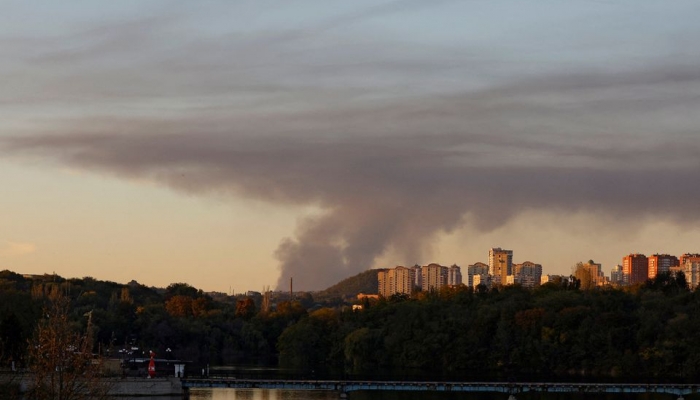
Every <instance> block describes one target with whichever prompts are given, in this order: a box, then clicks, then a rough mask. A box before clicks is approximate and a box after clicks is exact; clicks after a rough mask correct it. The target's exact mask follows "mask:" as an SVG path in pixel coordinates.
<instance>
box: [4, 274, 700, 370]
mask: <svg viewBox="0 0 700 400" xmlns="http://www.w3.org/2000/svg"><path fill="white" fill-rule="evenodd" d="M572 278H573V277H572ZM575 282H576V281H575V279H572V280H570V281H566V282H563V283H548V284H545V285H542V286H540V287H538V288H536V289H534V290H529V289H524V288H522V287H519V286H517V285H516V286H504V287H497V288H494V289H490V290H488V289H486V288H485V287H478V288H476V289H472V288H469V287H463V286H462V287H455V288H445V289H442V290H440V291H435V292H420V293H416V294H414V295H412V296H406V295H395V296H392V297H391V298H381V299H379V300H368V299H365V300H363V301H362V302H361V305H362V309H356V310H353V309H352V307H350V304H343V303H340V302H339V301H337V300H334V301H327V302H318V301H315V300H314V299H313V296H312V295H310V294H303V295H300V296H299V297H298V298H295V299H286V300H278V301H275V302H274V303H275V304H274V306H273V307H269V308H268V307H262V306H261V305H262V304H263V301H262V299H261V298H258V297H255V296H252V297H245V296H238V297H232V296H212V295H208V294H206V293H203V292H202V291H201V290H198V289H196V288H193V287H191V286H189V285H187V284H184V283H177V284H172V285H170V286H168V287H167V288H165V289H154V288H148V287H145V286H143V285H139V284H137V283H135V282H132V283H129V284H127V285H122V284H117V283H113V282H105V281H98V280H95V279H92V278H83V279H63V278H59V277H53V276H47V277H46V279H25V278H23V277H22V276H20V275H17V274H14V273H12V272H9V271H3V272H1V273H0V361H2V365H3V366H4V367H6V368H7V367H8V366H9V365H10V363H11V362H15V364H16V365H23V364H24V363H26V362H27V361H28V360H29V359H30V357H29V355H28V353H27V351H28V349H27V343H28V341H29V340H30V339H31V337H32V335H34V334H35V331H36V327H37V326H38V323H39V322H40V320H41V312H42V309H45V306H46V302H47V301H48V299H49V298H50V297H51V296H52V294H56V293H60V294H61V295H63V296H65V297H66V298H67V299H68V300H69V301H70V309H69V311H68V317H69V318H68V322H67V323H69V324H70V325H71V326H72V327H73V329H75V330H76V331H85V330H86V329H87V328H88V323H90V324H91V327H90V329H91V335H92V337H93V338H94V344H93V348H92V351H93V352H95V353H99V354H101V355H103V356H110V357H118V356H120V354H121V353H120V352H119V350H122V349H125V348H127V349H131V348H132V347H138V348H139V349H141V351H145V352H148V351H149V350H153V351H155V352H156V353H157V354H158V355H159V356H164V355H166V354H168V355H169V356H172V357H174V358H179V359H183V360H189V361H193V362H194V363H199V364H210V365H241V364H246V365H250V364H257V365H270V366H280V367H283V368H287V369H288V370H289V371H295V372H297V373H299V374H304V375H308V376H316V377H319V378H320V377H323V376H324V375H327V376H328V377H330V376H331V375H333V376H334V377H338V376H340V375H344V376H363V375H367V376H372V377H375V378H376V377H385V378H387V379H400V378H411V379H415V378H421V377H422V378H426V379H427V378H446V377H449V378H453V379H460V380H469V379H474V380H476V379H530V378H531V379H542V378H547V379H556V378H561V379H572V378H576V379H579V378H581V379H596V380H604V379H629V380H650V379H651V380H667V381H690V380H693V379H696V378H697V377H698V376H699V375H700V329H699V328H700V292H698V291H691V290H689V289H688V288H687V285H686V282H685V277H684V276H682V275H674V276H672V275H668V274H665V275H660V276H658V277H657V278H656V279H654V280H649V281H647V282H646V283H645V284H642V285H637V286H633V287H625V288H595V289H590V290H583V289H582V288H581V285H577V284H575ZM87 313H91V314H90V315H91V318H90V322H88V318H86V317H85V315H87ZM167 349H171V350H172V353H166V350H167Z"/></svg>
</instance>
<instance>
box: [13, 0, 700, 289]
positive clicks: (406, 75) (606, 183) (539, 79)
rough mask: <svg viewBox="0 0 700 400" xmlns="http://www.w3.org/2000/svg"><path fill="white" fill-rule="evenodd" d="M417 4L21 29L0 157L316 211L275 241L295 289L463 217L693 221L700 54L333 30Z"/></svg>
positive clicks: (491, 221) (419, 242)
mask: <svg viewBox="0 0 700 400" xmlns="http://www.w3.org/2000/svg"><path fill="white" fill-rule="evenodd" d="M422 4H423V3H421V2H417V1H399V2H389V3H386V4H385V5H381V6H376V7H368V8H366V9H362V10H359V11H356V12H348V13H346V14H342V15H336V16H330V17H325V18H320V19H319V20H317V21H315V22H312V23H309V24H306V25H304V26H299V27H296V28H289V27H287V28H279V29H271V30H270V31H269V32H255V34H251V35H250V37H248V36H246V35H245V34H243V33H241V32H234V33H231V32H227V33H220V34H214V33H211V34H209V35H210V36H211V37H208V36H207V35H203V34H201V35H197V34H194V35H191V36H190V35H189V32H190V31H189V30H188V29H187V28H183V27H182V26H181V24H182V23H183V21H182V19H184V16H183V13H182V12H180V13H178V12H173V13H171V14H168V15H166V16H165V17H163V18H150V17H144V18H143V19H142V20H137V21H134V22H131V23H127V24H124V23H114V24H113V25H107V26H96V27H93V28H89V29H87V30H85V29H82V30H78V31H77V32H74V33H70V34H67V36H66V38H49V39H46V38H44V39H42V38H34V37H31V38H24V41H22V40H20V41H19V42H21V43H27V44H31V46H21V45H17V44H16V43H19V42H18V41H17V40H16V39H18V38H11V39H12V40H8V39H7V38H5V40H4V41H3V40H2V38H0V50H1V49H2V48H3V47H2V46H6V48H8V49H9V50H7V54H9V55H11V56H12V57H6V60H8V61H7V62H6V63H4V66H2V67H0V77H3V78H6V79H4V81H5V82H6V85H5V86H4V90H3V93H2V94H0V103H2V104H4V105H9V106H14V107H18V106H17V104H24V105H27V104H30V105H31V107H30V110H31V111H27V108H26V107H25V108H22V107H19V109H20V111H22V112H24V113H25V114H27V115H30V117H28V118H26V119H21V120H19V122H17V123H16V126H22V127H23V128H22V129H23V131H20V132H22V133H14V132H12V133H10V134H0V155H2V156H3V157H17V158H25V157H31V156H34V157H37V158H38V159H40V160H42V161H45V162H55V163H60V164H65V165H70V166H74V167H78V168H81V169H84V170H89V171H94V172H96V173H106V174H111V175H116V176H119V177H125V178H139V179H148V180H151V181H154V182H158V183H160V184H163V185H166V186H168V187H170V188H173V189H175V190H178V191H181V192H187V193H191V194H195V195H202V196H208V195H214V196H242V197H247V198H252V199H257V200H262V201H266V202H270V203H275V204H280V205H289V204H294V205H314V206H317V207H319V209H321V210H322V212H321V213H320V214H319V215H314V216H311V217H307V218H306V219H303V220H301V221H300V222H299V224H298V226H297V230H296V232H295V234H294V236H293V237H291V238H287V239H284V240H282V242H281V244H280V245H279V248H278V249H277V251H276V252H275V255H276V256H277V258H278V259H279V260H280V268H281V276H280V280H279V285H280V286H284V287H286V285H287V283H288V282H289V278H290V277H292V276H293V277H294V281H295V288H298V289H319V288H324V287H326V286H328V285H330V284H333V283H335V282H337V281H338V280H339V279H341V278H344V277H347V276H348V275H350V274H352V273H354V272H357V271H361V270H364V269H366V268H368V267H371V266H373V264H374V262H375V260H376V259H377V258H378V257H380V256H381V255H383V254H385V253H386V252H387V251H392V252H395V253H397V254H399V255H400V256H401V257H402V259H401V260H400V261H399V260H397V262H406V263H413V262H418V261H421V260H424V259H425V255H426V254H429V252H430V245H431V243H432V240H433V238H435V236H436V235H437V234H439V233H441V232H450V231H453V230H455V229H458V228H459V227H461V226H462V224H463V223H465V222H464V221H473V222H474V223H475V224H477V225H478V226H479V227H480V228H481V229H484V230H489V229H495V228H497V227H500V226H503V224H505V223H507V222H508V221H509V220H511V219H512V218H513V217H514V216H517V215H520V214H521V213H523V212H525V211H531V210H539V211H545V212H548V211H551V212H562V213H567V212H577V211H586V212H590V213H592V214H594V215H598V216H600V217H601V218H608V219H609V220H610V221H612V222H611V224H614V223H617V222H618V221H633V220H639V219H642V218H659V219H666V220H672V221H674V222H676V223H678V224H692V223H697V221H698V216H699V215H700V213H699V212H698V211H700V209H699V208H700V206H698V204H699V203H698V202H697V199H698V197H699V196H698V195H700V189H698V186H697V185H695V184H694V181H695V180H697V176H698V173H699V172H700V161H698V157H697V154H699V152H700V115H699V114H698V113H697V111H696V110H698V109H700V97H698V95H697V94H698V93H700V72H699V71H700V70H699V69H698V68H697V61H698V59H699V57H698V54H697V51H696V50H692V49H689V50H684V51H683V52H682V53H683V54H685V56H684V57H682V58H678V59H666V58H662V57H660V58H653V57H650V58H645V59H644V62H643V63H639V64H635V65H634V66H630V65H616V64H614V63H608V62H607V60H604V61H600V60H599V61H598V62H597V63H593V65H594V67H591V65H588V67H583V66H579V65H577V66H570V67H568V68H562V69H561V70H558V71H553V69H552V68H551V67H548V68H543V69H542V70H539V69H535V70H534V72H533V71H532V70H528V71H520V70H519V66H512V65H510V66H508V67H507V68H504V67H503V59H502V58H499V56H496V55H494V53H491V52H489V50H486V48H487V47H488V46H483V47H479V48H473V47H469V46H466V47H463V48H462V47H454V45H451V46H449V45H445V46H430V45H428V44H426V43H422V44H421V43H419V42H415V43H407V42H405V41H402V40H400V38H396V37H394V38H392V37H386V36H384V37H381V38H378V37H374V36H373V34H374V33H375V32H372V31H368V32H367V33H366V35H365V36H361V35H360V36H354V37H345V36H343V35H342V34H339V33H337V32H336V28H338V27H343V26H345V27H347V26H353V25H354V24H356V23H358V22H362V21H366V20H368V19H370V20H371V19H373V18H374V17H377V16H382V15H387V14H392V13H401V12H404V11H411V10H414V11H415V10H417V9H418V8H420V7H423V5H422ZM125 26H126V27H125ZM86 32H88V34H86ZM333 33H335V34H333ZM170 36H172V37H173V38H179V39H182V40H181V41H179V42H178V43H177V44H175V42H177V41H176V40H170ZM164 38H167V39H168V40H163V39H164ZM20 39H21V38H20ZM692 42H694V41H692ZM682 43H688V41H687V40H686V41H682ZM681 46H685V44H682V45H681ZM25 47H27V48H30V49H31V51H27V50H26V49H25ZM499 60H500V61H499ZM526 66H527V65H525V67H526ZM530 66H532V65H530ZM523 69H527V68H523ZM27 71H30V72H29V73H28V72H27ZM32 113H36V114H37V115H39V116H40V117H39V118H34V117H33V114H32ZM22 115H24V114H22Z"/></svg>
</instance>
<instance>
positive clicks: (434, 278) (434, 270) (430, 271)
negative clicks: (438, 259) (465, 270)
mask: <svg viewBox="0 0 700 400" xmlns="http://www.w3.org/2000/svg"><path fill="white" fill-rule="evenodd" d="M421 274H422V275H423V278H422V279H423V282H422V283H423V286H422V287H421V289H422V290H423V291H426V292H429V291H431V290H440V288H442V287H443V286H445V285H447V267H443V266H442V265H440V264H435V263H433V264H428V265H424V266H423V267H422V268H421Z"/></svg>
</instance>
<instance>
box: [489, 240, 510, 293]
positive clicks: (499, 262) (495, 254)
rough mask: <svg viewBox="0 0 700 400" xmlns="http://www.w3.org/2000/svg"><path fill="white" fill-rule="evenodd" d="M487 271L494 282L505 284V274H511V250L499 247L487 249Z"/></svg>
mask: <svg viewBox="0 0 700 400" xmlns="http://www.w3.org/2000/svg"><path fill="white" fill-rule="evenodd" d="M489 273H490V274H491V276H492V279H493V281H494V283H498V284H501V285H505V284H506V280H507V276H508V275H512V274H513V250H503V249H501V248H500V247H494V248H492V249H491V250H489Z"/></svg>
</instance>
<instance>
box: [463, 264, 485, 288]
mask: <svg viewBox="0 0 700 400" xmlns="http://www.w3.org/2000/svg"><path fill="white" fill-rule="evenodd" d="M488 275H489V266H488V265H487V264H484V263H482V262H477V263H474V264H472V265H468V266H467V286H471V287H474V286H476V285H478V283H474V277H475V276H480V277H481V278H480V280H479V281H480V282H485V281H486V277H487V276H488Z"/></svg>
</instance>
